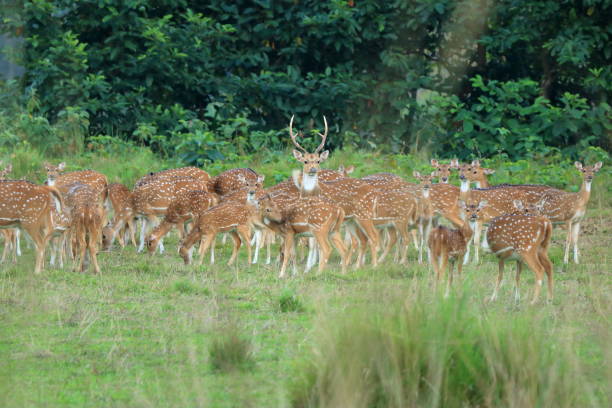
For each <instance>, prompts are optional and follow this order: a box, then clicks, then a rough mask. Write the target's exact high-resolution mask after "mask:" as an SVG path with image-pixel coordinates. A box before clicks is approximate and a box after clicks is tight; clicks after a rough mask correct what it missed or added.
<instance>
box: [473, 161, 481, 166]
mask: <svg viewBox="0 0 612 408" xmlns="http://www.w3.org/2000/svg"><path fill="white" fill-rule="evenodd" d="M472 166H474V167H480V160H472Z"/></svg>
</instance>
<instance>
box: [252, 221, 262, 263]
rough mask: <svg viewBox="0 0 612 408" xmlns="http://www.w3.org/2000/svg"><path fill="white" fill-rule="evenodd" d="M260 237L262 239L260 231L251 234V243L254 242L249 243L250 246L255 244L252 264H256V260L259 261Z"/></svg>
mask: <svg viewBox="0 0 612 408" xmlns="http://www.w3.org/2000/svg"><path fill="white" fill-rule="evenodd" d="M261 237H262V231H261V230H260V229H256V230H255V233H254V234H253V241H255V242H251V245H252V244H255V254H254V255H253V263H254V264H256V263H257V260H258V259H259V248H260V247H261Z"/></svg>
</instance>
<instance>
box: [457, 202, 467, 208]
mask: <svg viewBox="0 0 612 408" xmlns="http://www.w3.org/2000/svg"><path fill="white" fill-rule="evenodd" d="M457 205H458V206H459V208H461V209H462V210H465V201H463V200H459V201H457Z"/></svg>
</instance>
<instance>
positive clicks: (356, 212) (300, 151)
mask: <svg viewBox="0 0 612 408" xmlns="http://www.w3.org/2000/svg"><path fill="white" fill-rule="evenodd" d="M293 119H294V117H293V116H292V117H291V121H290V122H289V135H290V137H291V141H292V142H293V144H294V146H295V147H296V149H294V150H293V157H294V158H295V159H296V160H297V161H299V162H301V163H303V164H304V166H303V168H302V171H301V172H299V173H298V174H294V182H295V184H296V186H297V188H298V190H299V191H300V195H301V196H302V197H305V196H313V195H321V196H323V197H325V198H327V199H329V200H331V201H332V202H334V203H336V204H337V205H339V206H340V207H342V209H343V210H344V214H345V220H347V227H348V228H349V229H350V230H351V231H352V233H354V234H356V235H357V237H358V239H359V241H360V244H361V245H360V249H359V255H358V260H359V262H360V263H359V264H358V266H360V265H361V262H363V260H364V258H365V256H364V251H365V247H366V245H367V246H369V247H370V253H371V262H372V265H373V266H376V265H377V262H378V247H379V234H378V231H377V229H376V227H375V226H374V221H373V219H374V217H375V215H376V205H377V199H378V194H377V192H376V190H375V189H374V188H373V187H372V186H370V185H369V184H368V183H366V182H365V181H363V180H359V179H355V178H350V177H345V178H341V179H338V180H333V181H321V182H319V178H318V172H319V170H320V166H321V163H322V162H323V161H325V160H326V159H327V157H328V156H329V151H327V150H325V151H322V150H323V147H324V146H325V141H326V139H327V134H328V130H329V129H328V126H327V120H326V119H325V117H323V120H324V123H325V132H324V133H323V134H321V133H318V135H319V136H320V137H321V144H319V146H318V147H317V148H316V149H315V151H314V152H313V153H309V152H308V151H307V150H306V149H304V148H303V147H302V146H300V144H299V143H298V142H297V140H296V137H297V135H296V134H294V133H293Z"/></svg>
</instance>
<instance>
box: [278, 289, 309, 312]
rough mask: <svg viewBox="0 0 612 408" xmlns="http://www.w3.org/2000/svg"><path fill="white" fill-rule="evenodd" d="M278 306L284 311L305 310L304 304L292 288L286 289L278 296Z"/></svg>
mask: <svg viewBox="0 0 612 408" xmlns="http://www.w3.org/2000/svg"><path fill="white" fill-rule="evenodd" d="M278 306H279V308H280V311H281V312H283V313H287V312H301V311H303V310H304V305H302V302H301V301H300V299H299V298H298V297H297V295H296V294H295V292H294V291H292V290H291V289H285V290H283V292H282V293H281V295H280V297H279V298H278Z"/></svg>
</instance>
